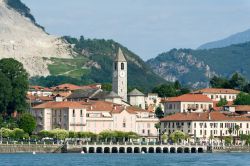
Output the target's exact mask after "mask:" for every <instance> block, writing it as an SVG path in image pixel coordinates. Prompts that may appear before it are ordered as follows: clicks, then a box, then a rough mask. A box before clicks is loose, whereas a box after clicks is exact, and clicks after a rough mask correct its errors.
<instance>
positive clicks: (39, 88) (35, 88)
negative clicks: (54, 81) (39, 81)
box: [29, 85, 52, 92]
mask: <svg viewBox="0 0 250 166" xmlns="http://www.w3.org/2000/svg"><path fill="white" fill-rule="evenodd" d="M29 89H30V90H31V89H34V90H36V91H38V90H41V91H49V92H50V91H52V89H50V88H46V87H42V86H36V85H35V86H29Z"/></svg>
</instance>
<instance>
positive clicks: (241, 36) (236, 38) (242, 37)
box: [198, 29, 250, 49]
mask: <svg viewBox="0 0 250 166" xmlns="http://www.w3.org/2000/svg"><path fill="white" fill-rule="evenodd" d="M248 41H250V29H248V30H246V31H244V32H240V33H236V34H234V35H231V36H229V37H227V38H225V39H222V40H218V41H213V42H209V43H206V44H203V45H201V46H200V47H199V48H198V49H211V48H222V47H226V46H230V45H232V44H240V43H245V42H248Z"/></svg>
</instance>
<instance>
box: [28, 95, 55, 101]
mask: <svg viewBox="0 0 250 166" xmlns="http://www.w3.org/2000/svg"><path fill="white" fill-rule="evenodd" d="M26 97H27V99H28V100H41V101H53V97H52V96H34V95H26Z"/></svg>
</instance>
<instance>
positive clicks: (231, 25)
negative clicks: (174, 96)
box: [22, 0, 250, 60]
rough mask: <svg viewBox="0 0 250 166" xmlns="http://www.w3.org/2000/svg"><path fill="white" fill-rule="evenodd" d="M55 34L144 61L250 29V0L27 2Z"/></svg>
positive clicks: (45, 25)
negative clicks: (93, 41)
mask: <svg viewBox="0 0 250 166" xmlns="http://www.w3.org/2000/svg"><path fill="white" fill-rule="evenodd" d="M22 1H23V2H24V3H25V4H26V5H27V6H28V7H29V8H31V11H32V14H33V15H34V16H35V18H36V20H37V22H38V23H39V24H41V25H42V26H44V27H45V28H46V31H47V32H49V33H50V34H54V35H60V36H61V35H71V36H75V37H78V36H80V35H83V36H85V37H87V38H104V39H113V40H115V41H118V42H120V43H121V44H123V45H124V46H126V47H128V48H129V49H130V50H132V51H133V52H135V53H136V54H138V55H139V56H140V57H141V58H143V59H144V60H147V59H149V58H152V57H155V56H157V54H159V53H162V52H165V51H168V50H170V49H172V48H197V47H198V46H200V45H201V44H204V43H206V42H209V41H214V40H218V39H222V38H225V37H227V36H229V35H231V34H234V33H237V32H241V31H244V30H246V29H249V28H250V1H249V0H155V1H153V0H39V1H35V0H22Z"/></svg>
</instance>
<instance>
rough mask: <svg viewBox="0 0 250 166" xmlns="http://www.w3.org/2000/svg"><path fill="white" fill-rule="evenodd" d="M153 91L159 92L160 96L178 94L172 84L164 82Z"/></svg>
mask: <svg viewBox="0 0 250 166" xmlns="http://www.w3.org/2000/svg"><path fill="white" fill-rule="evenodd" d="M153 93H157V94H158V95H159V96H160V97H173V96H177V91H176V89H175V87H174V86H173V85H172V84H162V85H159V86H157V87H155V88H154V89H153Z"/></svg>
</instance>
